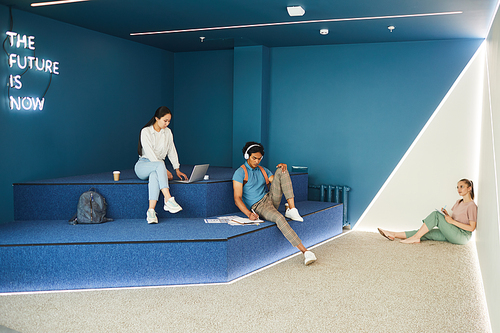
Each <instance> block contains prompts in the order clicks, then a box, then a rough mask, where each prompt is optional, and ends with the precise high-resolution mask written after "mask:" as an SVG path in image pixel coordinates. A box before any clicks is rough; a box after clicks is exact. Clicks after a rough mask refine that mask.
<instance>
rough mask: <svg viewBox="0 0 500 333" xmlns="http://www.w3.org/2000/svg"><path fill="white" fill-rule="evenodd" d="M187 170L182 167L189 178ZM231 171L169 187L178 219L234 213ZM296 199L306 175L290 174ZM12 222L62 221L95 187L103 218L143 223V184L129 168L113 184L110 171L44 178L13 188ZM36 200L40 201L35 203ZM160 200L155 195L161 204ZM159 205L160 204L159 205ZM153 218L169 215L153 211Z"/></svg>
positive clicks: (301, 196)
mask: <svg viewBox="0 0 500 333" xmlns="http://www.w3.org/2000/svg"><path fill="white" fill-rule="evenodd" d="M192 168H193V167H192V166H181V171H182V172H184V173H186V174H187V175H190V174H191V170H192ZM234 170H235V169H232V168H222V167H210V168H209V169H208V172H207V174H208V175H209V177H210V180H208V181H200V182H196V183H191V184H179V183H175V182H173V183H171V184H170V193H171V194H172V195H173V196H174V197H175V199H176V201H177V202H178V203H179V204H180V205H181V206H182V207H183V210H182V211H181V212H179V213H177V214H175V217H177V218H189V217H207V216H217V215H224V214H229V213H232V212H235V211H238V208H237V207H236V206H235V204H234V201H233V184H232V181H231V178H232V175H233V173H234ZM291 176H292V180H293V189H294V194H295V198H296V201H305V200H307V174H306V173H291ZM13 187H14V219H15V220H16V221H22V220H64V219H68V220H69V219H70V218H71V217H72V216H73V215H74V214H75V212H76V204H77V202H78V198H79V197H80V195H81V194H82V193H83V192H85V191H87V190H89V189H90V188H91V187H93V188H95V189H96V191H97V192H99V193H101V194H102V195H103V196H104V197H105V198H106V202H107V203H108V214H107V215H108V216H109V217H111V218H113V219H124V218H134V219H142V218H145V216H146V211H147V209H148V183H147V181H142V180H140V179H138V178H137V176H136V175H135V173H134V171H133V170H123V171H122V174H121V177H120V180H119V181H118V182H115V181H113V175H112V172H108V173H100V174H93V175H85V176H75V177H66V178H59V179H48V180H41V181H36V182H29V183H17V184H14V186H13ZM39 198H43V200H40V199H39ZM162 198H163V196H162V195H160V203H161V202H162V200H163V199H162ZM159 206H160V205H159ZM156 211H157V214H158V217H159V218H163V217H173V215H172V214H170V213H168V212H165V211H163V210H162V209H161V207H158V209H157V210H156Z"/></svg>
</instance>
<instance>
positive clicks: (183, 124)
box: [172, 50, 233, 167]
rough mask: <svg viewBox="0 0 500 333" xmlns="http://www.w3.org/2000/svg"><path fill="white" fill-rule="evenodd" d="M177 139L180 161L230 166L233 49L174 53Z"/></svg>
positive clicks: (174, 114)
mask: <svg viewBox="0 0 500 333" xmlns="http://www.w3.org/2000/svg"><path fill="white" fill-rule="evenodd" d="M174 59H175V66H174V67H175V84H174V87H175V92H174V100H175V107H174V111H173V112H172V113H173V117H172V124H173V125H174V126H175V127H174V141H175V145H176V148H177V153H178V154H179V162H180V163H181V164H201V163H209V164H210V165H212V166H225V167H230V166H231V149H232V137H233V131H232V128H233V51H232V50H225V51H206V52H181V53H176V54H175V57H174Z"/></svg>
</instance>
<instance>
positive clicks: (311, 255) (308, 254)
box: [304, 251, 316, 266]
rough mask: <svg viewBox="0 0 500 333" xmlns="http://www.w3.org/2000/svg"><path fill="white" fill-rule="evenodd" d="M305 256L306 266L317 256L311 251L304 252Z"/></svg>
mask: <svg viewBox="0 0 500 333" xmlns="http://www.w3.org/2000/svg"><path fill="white" fill-rule="evenodd" d="M304 258H305V261H304V264H306V266H307V265H310V264H312V263H313V262H315V261H316V256H315V255H314V253H312V252H311V251H306V252H304Z"/></svg>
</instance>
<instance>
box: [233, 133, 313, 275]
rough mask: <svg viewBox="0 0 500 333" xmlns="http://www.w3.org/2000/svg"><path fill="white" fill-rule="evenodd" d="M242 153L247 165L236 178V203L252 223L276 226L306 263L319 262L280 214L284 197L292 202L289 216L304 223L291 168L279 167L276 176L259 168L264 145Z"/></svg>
mask: <svg viewBox="0 0 500 333" xmlns="http://www.w3.org/2000/svg"><path fill="white" fill-rule="evenodd" d="M242 151H243V154H244V155H243V156H244V158H245V160H246V162H245V163H244V164H243V165H242V166H241V167H240V168H238V169H237V170H236V171H235V172H234V175H233V191H234V203H235V204H236V206H238V208H239V209H240V210H241V211H242V212H243V214H245V215H246V216H248V218H249V219H250V220H256V219H258V218H259V216H261V217H262V218H263V219H265V220H267V221H271V222H274V223H276V224H277V226H278V228H279V229H280V231H281V232H282V233H283V235H284V236H285V237H286V239H287V240H288V241H289V242H290V243H291V244H292V245H293V246H295V247H297V248H298V249H299V250H300V251H301V252H302V253H303V254H304V258H305V264H306V265H310V264H312V263H313V262H315V261H316V256H315V255H314V253H312V252H311V251H308V250H307V249H306V248H305V247H304V245H303V244H302V241H301V240H300V238H299V237H298V236H297V234H296V233H295V231H293V229H292V228H291V227H290V225H289V224H288V222H287V221H286V219H285V217H283V215H281V214H280V213H279V212H278V207H279V205H280V202H281V198H282V196H283V194H284V195H285V199H286V201H287V203H288V204H287V205H288V207H287V209H286V212H285V216H286V217H288V218H290V219H292V220H294V221H300V222H302V221H304V219H303V218H302V217H301V216H300V215H299V211H298V210H297V208H296V207H295V201H294V195H293V188H292V181H291V179H290V174H289V173H288V170H287V165H286V164H284V163H280V164H278V166H277V167H276V168H277V169H276V172H275V174H274V175H273V174H272V172H271V171H269V170H268V169H267V168H264V167H262V166H260V165H259V164H260V162H261V161H262V158H263V157H264V147H263V146H262V145H261V144H260V143H256V142H247V143H246V144H245V147H243V150H242ZM269 183H270V185H269ZM268 186H269V192H267V189H268ZM266 192H267V193H266Z"/></svg>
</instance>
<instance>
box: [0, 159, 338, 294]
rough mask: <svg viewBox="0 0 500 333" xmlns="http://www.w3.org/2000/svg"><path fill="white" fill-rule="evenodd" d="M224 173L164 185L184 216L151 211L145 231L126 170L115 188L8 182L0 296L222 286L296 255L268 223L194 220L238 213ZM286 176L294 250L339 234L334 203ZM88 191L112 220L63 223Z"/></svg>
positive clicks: (93, 178)
mask: <svg viewBox="0 0 500 333" xmlns="http://www.w3.org/2000/svg"><path fill="white" fill-rule="evenodd" d="M191 169H192V167H190V166H185V167H184V169H183V170H182V171H183V172H184V173H186V174H190V172H191ZM233 172H234V169H231V168H218V167H210V168H209V171H208V174H209V176H210V179H209V180H208V181H201V182H197V183H192V184H175V183H173V184H171V187H170V188H171V192H172V194H173V195H174V196H175V197H176V200H177V201H178V202H179V204H181V205H182V206H183V208H184V210H183V211H181V212H179V213H177V214H170V213H167V212H164V211H163V209H162V207H161V206H160V207H158V208H157V212H158V217H159V223H158V224H153V225H149V224H147V223H146V221H145V211H146V210H147V204H148V198H147V182H145V181H141V180H139V179H137V177H136V176H135V174H134V172H133V171H132V170H125V171H122V174H121V179H120V181H118V182H115V181H113V178H112V173H111V172H108V173H101V174H93V175H84V176H78V177H66V178H58V179H49V180H42V181H35V182H29V183H19V184H14V200H15V201H14V212H15V218H16V221H15V222H12V223H7V224H0V235H1V238H0V271H1V272H2V274H0V292H1V293H5V292H23V291H44V290H73V289H93V288H117V287H141V286H164V285H178V284H198V283H202V284H203V283H224V282H230V281H232V280H234V279H236V278H239V277H241V276H244V275H246V274H248V273H250V272H253V271H255V270H257V269H259V268H262V267H265V266H267V265H269V264H272V263H274V262H276V261H277V260H280V259H282V258H285V257H287V256H289V255H291V254H293V253H295V252H297V249H296V248H294V247H292V246H291V245H290V243H289V242H288V241H287V240H286V239H285V237H284V236H283V235H282V234H281V232H280V231H279V229H278V228H277V227H276V225H275V224H274V223H270V222H264V223H261V224H260V225H258V226H230V225H227V224H207V223H205V222H204V218H206V217H217V216H222V215H228V214H230V215H240V216H242V214H241V213H240V212H239V211H238V209H237V208H236V206H235V205H234V202H233V190H232V181H231V177H232V174H233ZM291 177H292V182H293V186H294V193H295V201H296V206H297V208H298V209H299V212H300V213H301V215H302V216H303V217H304V222H303V223H300V222H296V221H290V222H289V223H290V225H291V226H292V228H293V229H294V230H295V231H296V232H297V234H298V235H299V237H300V238H301V239H302V241H303V243H304V245H305V246H306V247H310V246H312V245H315V244H318V243H320V242H322V241H324V240H327V239H329V238H332V237H334V236H336V235H338V234H340V233H341V232H342V215H343V206H342V204H335V203H327V202H317V201H307V188H308V176H307V173H292V174H291ZM90 187H94V188H95V189H96V190H97V191H98V192H99V193H101V194H102V195H103V196H104V197H105V198H106V200H107V202H108V214H107V215H108V217H111V218H114V219H115V220H114V221H112V222H107V223H103V224H91V225H89V224H87V225H86V224H78V225H70V224H68V219H69V218H71V217H72V216H73V215H74V213H75V211H76V204H77V201H78V198H79V196H80V194H81V193H83V192H84V191H87V190H88V189H89V188H90ZM283 202H284V200H283ZM283 210H284V208H283V207H281V211H282V213H283ZM319 260H321V258H319ZM299 264H301V263H300V262H299Z"/></svg>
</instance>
